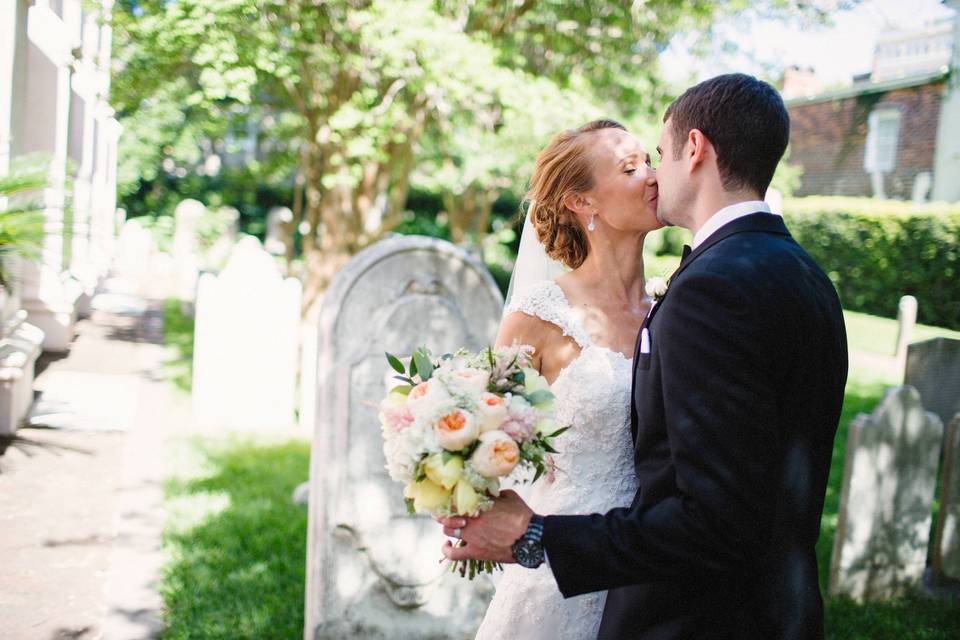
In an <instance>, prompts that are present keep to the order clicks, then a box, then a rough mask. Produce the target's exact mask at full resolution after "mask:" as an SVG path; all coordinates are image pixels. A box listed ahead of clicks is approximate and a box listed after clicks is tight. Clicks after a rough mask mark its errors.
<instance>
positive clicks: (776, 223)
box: [633, 212, 790, 378]
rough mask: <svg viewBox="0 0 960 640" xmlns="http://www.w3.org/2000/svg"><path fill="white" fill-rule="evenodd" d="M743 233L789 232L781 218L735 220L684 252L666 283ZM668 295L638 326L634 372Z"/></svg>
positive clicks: (764, 216)
mask: <svg viewBox="0 0 960 640" xmlns="http://www.w3.org/2000/svg"><path fill="white" fill-rule="evenodd" d="M745 231H756V232H760V233H773V234H778V235H785V236H789V235H790V232H789V231H788V230H787V225H785V224H784V222H783V217H782V216H778V215H773V214H770V213H765V212H759V213H751V214H750V215H747V216H743V217H742V218H737V219H736V220H734V221H733V222H731V223H729V224H726V225H724V226H722V227H720V228H719V229H717V231H716V233H714V234H713V235H711V236H710V237H709V238H707V239H706V240H704V241H703V242H702V243H701V244H700V246H698V247H697V248H696V249H694V250H693V251H691V252H689V253H688V252H687V251H684V252H683V257H682V258H681V260H680V265H679V266H678V267H677V269H676V271H674V272H673V275H671V276H670V279H669V280H668V281H667V282H668V283H670V284H672V283H673V282H674V281H675V280H676V279H677V276H679V275H680V274H681V273H682V272H683V270H684V269H686V268H687V267H689V266H690V264H691V263H692V262H693V261H694V260H696V259H697V258H698V257H699V256H701V255H703V253H704V252H705V251H706V250H707V249H709V248H710V247H712V246H713V245H715V244H717V243H718V242H721V241H723V240H725V239H726V238H729V237H730V236H732V235H735V234H737V233H742V232H745ZM668 295H670V287H669V286H668V287H667V292H666V293H664V294H663V297H661V298H660V300H659V301H657V302H655V303H654V305H653V307H651V309H650V312H649V313H647V317H646V318H644V320H643V324H642V325H641V326H640V332H639V333H638V334H637V342H636V344H635V345H634V349H633V353H634V358H633V365H634V372H636V365H637V361H638V360H639V358H638V357H637V356H639V355H640V339H641V337H642V336H643V330H644V329H648V328H649V327H650V323H651V322H652V321H653V316H654V315H656V313H657V310H658V309H659V308H660V307H661V306H663V302H664V300H665V299H666V297H667V296H668ZM634 378H636V373H634Z"/></svg>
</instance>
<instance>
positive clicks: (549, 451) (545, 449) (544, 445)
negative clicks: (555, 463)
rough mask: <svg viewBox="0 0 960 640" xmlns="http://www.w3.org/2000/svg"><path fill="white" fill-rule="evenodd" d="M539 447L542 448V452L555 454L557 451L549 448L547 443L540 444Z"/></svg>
mask: <svg viewBox="0 0 960 640" xmlns="http://www.w3.org/2000/svg"><path fill="white" fill-rule="evenodd" d="M540 446H541V447H543V450H544V451H546V452H547V453H557V450H556V449H554V448H553V447H551V446H550V444H549V443H547V442H543V443H541V444H540Z"/></svg>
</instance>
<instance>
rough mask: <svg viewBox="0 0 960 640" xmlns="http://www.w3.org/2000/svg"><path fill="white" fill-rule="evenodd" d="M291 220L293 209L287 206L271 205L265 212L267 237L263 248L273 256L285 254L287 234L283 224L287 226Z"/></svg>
mask: <svg viewBox="0 0 960 640" xmlns="http://www.w3.org/2000/svg"><path fill="white" fill-rule="evenodd" d="M292 222H293V211H291V210H290V209H288V208H287V207H273V208H272V209H270V211H269V212H268V213H267V238H266V240H264V242H263V248H264V249H266V250H267V251H269V252H270V253H272V254H273V255H275V256H282V255H286V253H287V241H286V240H285V238H286V237H287V234H286V233H285V232H284V229H283V228H284V226H285V225H286V226H289V225H290V223H292Z"/></svg>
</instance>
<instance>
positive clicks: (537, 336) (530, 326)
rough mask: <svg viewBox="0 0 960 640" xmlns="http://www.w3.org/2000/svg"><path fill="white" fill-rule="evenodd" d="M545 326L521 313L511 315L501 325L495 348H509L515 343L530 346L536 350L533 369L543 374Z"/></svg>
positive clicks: (534, 318)
mask: <svg viewBox="0 0 960 640" xmlns="http://www.w3.org/2000/svg"><path fill="white" fill-rule="evenodd" d="M545 324H547V323H545V322H544V321H543V320H541V319H539V318H536V317H534V316H531V315H527V314H526V313H523V312H521V311H514V312H513V313H509V314H507V316H506V317H505V318H504V319H503V322H501V323H500V330H499V331H498V332H497V340H496V343H495V345H494V346H495V347H509V346H511V345H512V344H514V343H518V344H528V345H530V346H531V347H533V348H534V352H533V358H532V359H533V368H534V369H536V370H537V371H540V372H542V371H543V345H544V337H545V335H544V325H545Z"/></svg>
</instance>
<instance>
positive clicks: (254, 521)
mask: <svg viewBox="0 0 960 640" xmlns="http://www.w3.org/2000/svg"><path fill="white" fill-rule="evenodd" d="M199 449H200V453H201V455H202V457H203V467H204V469H205V470H206V471H208V473H206V474H205V475H204V476H203V477H201V478H197V479H191V480H172V481H169V482H168V483H167V487H166V491H167V498H168V501H170V502H171V503H173V504H175V505H179V506H180V507H183V506H184V505H185V504H186V505H189V503H191V502H193V503H195V504H196V505H200V506H202V505H203V504H204V503H205V502H206V503H207V504H209V503H210V502H211V501H213V502H216V503H217V508H215V509H212V510H210V509H208V513H206V514H205V515H203V516H202V517H200V518H197V519H196V521H195V522H186V523H185V522H183V520H189V518H185V517H183V516H181V517H180V518H179V520H180V521H179V522H178V518H177V517H176V516H174V517H171V522H170V523H169V524H168V527H167V532H166V533H165V536H164V542H165V545H166V547H167V549H168V551H169V552H170V558H171V559H170V561H169V563H168V565H167V567H166V568H165V570H164V576H163V586H162V589H161V591H162V594H163V597H164V601H165V604H166V610H167V629H166V630H165V631H164V633H163V634H162V635H161V638H163V639H164V640H172V639H181V638H182V639H186V638H205V639H217V638H223V639H225V640H226V639H228V638H229V639H231V640H232V639H238V638H250V639H254V638H256V639H257V640H261V639H269V638H278V639H280V638H284V639H288V638H299V637H302V635H303V598H304V566H305V563H306V533H307V513H306V509H304V508H302V507H298V506H296V505H294V504H293V503H292V501H291V493H292V492H293V489H294V488H295V487H296V486H297V485H298V484H299V483H300V482H302V481H303V479H304V478H306V477H307V475H308V466H309V455H310V454H309V446H308V444H307V443H304V442H289V443H285V444H279V445H277V444H270V445H263V444H253V443H232V444H229V445H227V446H222V445H219V446H217V447H213V446H211V445H206V446H204V445H200V446H199ZM173 511H176V509H174V510H173Z"/></svg>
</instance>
